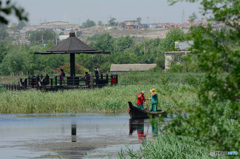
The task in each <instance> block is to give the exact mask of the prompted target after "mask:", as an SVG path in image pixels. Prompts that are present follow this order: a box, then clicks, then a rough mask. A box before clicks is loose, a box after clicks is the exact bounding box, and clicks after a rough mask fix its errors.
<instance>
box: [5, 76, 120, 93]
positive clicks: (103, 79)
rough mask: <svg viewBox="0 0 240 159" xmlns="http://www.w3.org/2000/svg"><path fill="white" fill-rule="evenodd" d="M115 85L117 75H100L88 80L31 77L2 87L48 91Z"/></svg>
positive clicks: (78, 77) (68, 77) (84, 78)
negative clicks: (45, 89)
mask: <svg viewBox="0 0 240 159" xmlns="http://www.w3.org/2000/svg"><path fill="white" fill-rule="evenodd" d="M109 84H111V85H117V84H118V75H117V74H116V75H110V76H109V75H108V74H105V75H103V74H100V75H99V76H97V77H96V76H93V75H90V80H89V79H88V77H86V76H65V77H63V79H62V78H61V76H53V77H51V78H50V77H49V76H46V77H43V75H41V76H39V75H38V76H32V77H30V76H29V77H28V78H25V79H20V81H19V82H18V84H17V85H3V86H4V87H5V88H7V89H8V90H21V89H27V88H37V89H44V88H46V87H48V88H50V89H58V88H60V87H62V88H69V87H87V88H93V87H102V86H105V85H109Z"/></svg>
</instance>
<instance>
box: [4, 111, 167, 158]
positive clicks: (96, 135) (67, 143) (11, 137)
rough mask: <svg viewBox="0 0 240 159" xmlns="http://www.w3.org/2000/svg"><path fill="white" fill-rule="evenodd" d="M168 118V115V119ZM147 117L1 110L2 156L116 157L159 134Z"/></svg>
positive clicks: (124, 114)
mask: <svg viewBox="0 0 240 159" xmlns="http://www.w3.org/2000/svg"><path fill="white" fill-rule="evenodd" d="M167 120H168V119H167ZM158 133H159V132H158V130H157V128H156V126H152V125H151V124H150V123H149V119H145V120H130V119H129V115H128V114H126V113H123V114H100V113H96V114H89V113H87V114H86V113H84V114H30V115H29V114H28V115H23V114H8V115H2V114H0V154H1V158H7V159H8V158H36V157H37V158H59V157H61V158H101V157H104V156H106V155H108V156H111V157H112V158H114V157H116V154H117V152H119V150H120V149H121V148H123V147H124V146H125V145H126V144H127V145H129V147H132V148H133V149H135V150H137V149H138V148H139V146H140V143H141V142H142V139H143V138H144V137H145V135H146V137H149V138H151V136H156V135H157V134H158Z"/></svg>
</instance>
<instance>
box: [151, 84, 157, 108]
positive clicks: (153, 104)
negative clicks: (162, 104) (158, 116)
mask: <svg viewBox="0 0 240 159" xmlns="http://www.w3.org/2000/svg"><path fill="white" fill-rule="evenodd" d="M150 93H151V95H152V102H151V103H152V106H151V109H150V112H157V104H158V95H157V94H156V92H155V89H154V88H153V89H151V90H150Z"/></svg>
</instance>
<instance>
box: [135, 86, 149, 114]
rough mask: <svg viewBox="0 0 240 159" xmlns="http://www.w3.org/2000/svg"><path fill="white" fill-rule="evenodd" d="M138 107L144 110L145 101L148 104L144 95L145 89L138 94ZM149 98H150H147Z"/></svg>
mask: <svg viewBox="0 0 240 159" xmlns="http://www.w3.org/2000/svg"><path fill="white" fill-rule="evenodd" d="M137 97H138V98H137V103H136V104H137V108H139V109H142V110H143V102H145V104H146V105H147V102H146V98H145V97H144V91H141V94H138V96H137ZM147 100H148V99H147Z"/></svg>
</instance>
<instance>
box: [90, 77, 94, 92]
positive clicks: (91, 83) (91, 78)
mask: <svg viewBox="0 0 240 159" xmlns="http://www.w3.org/2000/svg"><path fill="white" fill-rule="evenodd" d="M93 82H94V76H93V75H90V89H93V85H94V83H93Z"/></svg>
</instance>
